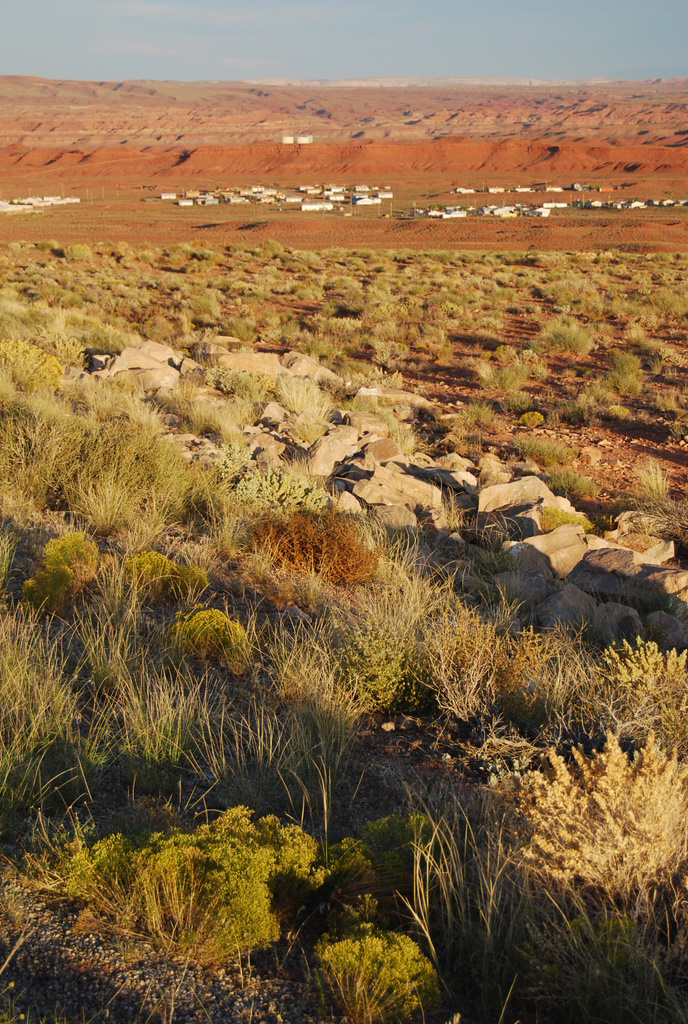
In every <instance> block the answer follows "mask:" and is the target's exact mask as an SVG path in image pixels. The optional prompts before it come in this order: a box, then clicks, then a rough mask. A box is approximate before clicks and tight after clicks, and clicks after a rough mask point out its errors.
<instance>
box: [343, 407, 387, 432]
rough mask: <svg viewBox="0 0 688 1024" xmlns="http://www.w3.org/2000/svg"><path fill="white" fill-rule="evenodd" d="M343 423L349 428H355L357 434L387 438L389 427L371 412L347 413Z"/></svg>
mask: <svg viewBox="0 0 688 1024" xmlns="http://www.w3.org/2000/svg"><path fill="white" fill-rule="evenodd" d="M344 422H345V423H347V424H348V425H349V426H350V427H355V428H356V430H357V431H358V432H359V434H376V435H377V436H378V437H388V436H389V427H388V426H387V424H386V423H385V421H384V420H383V419H380V417H379V416H376V415H375V414H374V413H372V412H347V413H346V415H345V417H344Z"/></svg>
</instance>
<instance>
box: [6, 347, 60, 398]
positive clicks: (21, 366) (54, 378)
mask: <svg viewBox="0 0 688 1024" xmlns="http://www.w3.org/2000/svg"><path fill="white" fill-rule="evenodd" d="M0 369H2V370H4V371H5V372H6V373H8V374H9V376H10V377H11V379H12V381H13V382H14V384H16V386H17V387H18V388H20V389H21V390H22V391H55V390H56V389H57V386H58V384H59V383H60V380H61V379H62V366H61V364H60V363H59V361H58V360H57V359H56V358H55V356H51V355H47V353H45V352H44V351H43V350H42V349H40V348H38V346H37V345H31V344H29V343H28V342H26V341H20V340H19V339H7V340H4V341H0Z"/></svg>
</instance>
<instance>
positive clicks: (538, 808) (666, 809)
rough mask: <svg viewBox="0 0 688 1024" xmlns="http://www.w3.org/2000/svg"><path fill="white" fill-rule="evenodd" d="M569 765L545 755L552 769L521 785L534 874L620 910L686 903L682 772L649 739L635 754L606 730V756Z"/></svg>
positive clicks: (687, 836) (577, 757)
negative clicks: (626, 750)
mask: <svg viewBox="0 0 688 1024" xmlns="http://www.w3.org/2000/svg"><path fill="white" fill-rule="evenodd" d="M573 758H574V763H572V764H568V763H567V762H566V761H565V760H564V758H563V757H561V756H560V755H558V754H555V753H550V755H549V770H548V771H547V772H546V773H545V774H542V775H541V774H532V775H530V776H528V777H527V779H526V780H525V781H524V782H523V784H522V785H521V787H520V796H521V799H520V808H521V810H522V813H523V815H524V816H525V820H526V823H527V828H528V838H527V841H526V843H525V845H524V851H523V856H524V859H525V862H526V864H527V865H528V866H529V868H530V870H531V871H532V872H533V873H535V874H538V875H540V876H542V877H544V878H545V879H546V880H547V883H548V884H549V885H551V886H553V887H555V888H556V889H558V890H560V891H563V892H566V891H567V890H574V891H576V892H578V893H580V894H581V895H583V896H584V897H585V898H586V899H590V900H591V901H594V902H595V903H597V904H598V905H599V904H600V902H601V903H604V904H605V905H606V906H608V907H612V908H613V907H615V908H620V909H621V910H622V912H625V913H632V914H634V915H635V914H637V913H639V912H640V913H642V914H650V913H652V912H653V910H652V908H653V906H654V905H656V904H657V903H659V902H661V900H662V899H666V900H668V901H669V903H670V904H673V901H674V899H675V900H676V901H677V902H678V903H680V902H682V900H683V899H684V898H685V897H684V895H683V894H682V893H681V888H682V884H681V883H679V884H678V887H677V882H679V879H680V878H681V877H683V876H685V874H686V870H687V869H688V821H687V814H688V785H687V783H688V768H687V767H686V766H685V765H679V763H678V762H677V760H676V757H675V756H668V755H667V754H665V753H664V752H663V751H662V750H661V749H660V748H659V746H658V745H657V743H656V741H655V738H654V737H653V736H649V737H648V740H647V743H646V744H645V746H644V747H643V748H642V749H641V750H639V751H637V752H636V753H635V754H634V755H632V756H631V757H629V755H628V754H627V753H626V752H625V751H624V750H623V749H622V748H621V746H620V744H619V741H618V740H617V739H616V737H615V736H613V735H612V734H611V733H610V734H609V735H608V736H607V743H606V747H605V749H604V751H603V752H602V753H599V754H593V755H592V756H591V757H585V756H584V755H583V754H582V753H581V752H580V751H579V750H574V752H573Z"/></svg>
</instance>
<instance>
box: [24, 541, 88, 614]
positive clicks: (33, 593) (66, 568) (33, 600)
mask: <svg viewBox="0 0 688 1024" xmlns="http://www.w3.org/2000/svg"><path fill="white" fill-rule="evenodd" d="M99 562H100V554H99V552H98V548H97V547H96V545H95V544H94V543H93V541H90V540H86V538H85V537H84V535H83V533H66V534H65V535H64V536H63V537H54V538H53V539H52V540H49V541H48V543H47V544H46V546H45V550H44V552H43V562H42V565H41V568H40V569H39V570H38V572H37V573H36V574H35V575H34V576H32V577H30V578H29V579H27V580H26V581H25V583H24V586H23V587H22V596H23V597H24V599H25V600H26V601H28V602H29V604H31V605H33V607H34V608H36V609H38V610H41V611H47V612H59V611H62V610H63V609H64V607H65V605H66V604H67V602H68V601H69V600H71V599H72V598H74V597H76V595H77V594H79V593H81V591H82V590H83V589H84V587H85V586H86V585H87V584H88V583H90V581H91V580H92V579H93V578H94V576H95V574H96V570H97V568H98V564H99Z"/></svg>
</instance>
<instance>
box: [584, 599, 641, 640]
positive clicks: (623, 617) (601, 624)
mask: <svg viewBox="0 0 688 1024" xmlns="http://www.w3.org/2000/svg"><path fill="white" fill-rule="evenodd" d="M595 625H596V627H597V629H598V630H599V632H600V633H601V634H602V636H603V637H605V638H607V639H608V640H627V641H628V642H629V643H630V644H632V645H633V644H635V640H636V637H638V636H642V635H643V624H642V622H641V621H640V616H639V615H638V613H637V611H636V610H635V608H631V607H629V605H626V604H619V603H618V602H617V601H608V602H607V603H606V604H601V605H598V607H597V612H596V613H595Z"/></svg>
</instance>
